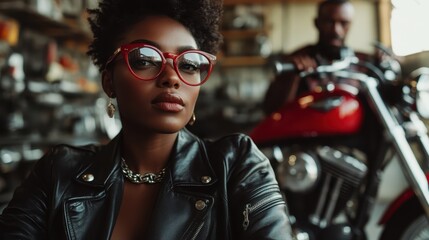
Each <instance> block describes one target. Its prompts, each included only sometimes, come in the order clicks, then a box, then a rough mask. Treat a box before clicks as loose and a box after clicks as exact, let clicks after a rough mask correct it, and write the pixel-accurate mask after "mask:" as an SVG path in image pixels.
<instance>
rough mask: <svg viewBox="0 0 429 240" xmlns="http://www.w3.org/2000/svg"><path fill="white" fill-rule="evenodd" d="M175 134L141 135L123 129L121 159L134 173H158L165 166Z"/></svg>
mask: <svg viewBox="0 0 429 240" xmlns="http://www.w3.org/2000/svg"><path fill="white" fill-rule="evenodd" d="M177 134H178V133H172V134H159V133H145V134H142V133H139V132H135V131H130V130H127V129H126V128H124V129H123V135H122V146H121V154H122V157H123V158H124V159H125V161H126V163H127V165H128V166H129V167H130V169H131V170H132V171H134V172H139V173H145V172H159V171H160V170H161V169H163V168H164V167H165V166H166V165H167V161H168V159H169V157H170V154H171V151H172V149H173V146H174V143H175V141H176V137H177Z"/></svg>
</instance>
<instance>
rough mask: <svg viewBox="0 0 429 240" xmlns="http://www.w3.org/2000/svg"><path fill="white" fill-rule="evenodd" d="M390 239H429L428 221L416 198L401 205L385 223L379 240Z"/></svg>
mask: <svg viewBox="0 0 429 240" xmlns="http://www.w3.org/2000/svg"><path fill="white" fill-rule="evenodd" d="M392 239H398V240H428V239H429V221H428V220H427V218H426V216H425V214H424V211H423V208H422V207H421V206H420V203H419V202H418V200H417V198H413V199H412V200H410V201H408V202H407V203H406V204H405V205H403V206H402V207H401V208H400V209H399V210H398V211H396V212H395V214H394V215H393V217H392V218H391V219H390V220H389V222H387V223H386V225H385V227H384V230H383V233H382V235H381V237H380V240H392Z"/></svg>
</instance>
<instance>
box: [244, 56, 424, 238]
mask: <svg viewBox="0 0 429 240" xmlns="http://www.w3.org/2000/svg"><path fill="white" fill-rule="evenodd" d="M351 66H358V67H359V68H362V67H363V68H366V69H368V71H367V73H366V74H364V73H359V72H356V71H352V70H350V69H351V68H350V67H351ZM286 68H288V69H292V68H291V67H290V66H286ZM390 76H392V72H389V71H381V70H380V68H376V67H375V66H374V65H372V64H370V63H363V62H360V61H359V60H357V58H355V57H353V56H351V57H347V58H345V59H343V60H341V61H337V62H334V63H333V64H332V65H329V66H319V67H318V68H317V69H316V70H315V71H312V72H301V73H300V77H301V78H302V80H305V79H308V78H312V79H315V78H316V79H320V82H321V83H322V82H323V85H320V87H318V88H316V90H315V91H311V92H307V93H304V94H302V95H300V96H299V97H298V98H296V99H295V100H294V101H293V102H291V103H288V104H286V105H285V106H283V107H281V108H280V109H278V110H277V111H276V112H274V113H272V114H271V115H270V116H268V117H267V118H266V119H264V120H263V121H262V122H261V123H260V124H258V125H257V126H256V127H255V128H254V129H253V131H252V132H251V133H250V136H251V137H252V138H253V140H254V141H255V143H256V144H257V145H258V146H259V147H260V148H261V150H262V151H263V152H264V153H265V154H266V155H267V156H268V157H269V158H270V160H271V163H272V166H273V168H274V170H275V172H276V176H277V179H278V182H279V184H280V187H281V189H282V191H283V192H284V195H285V199H286V201H287V204H288V207H289V211H290V214H291V221H292V222H293V225H294V228H295V231H296V239H300V240H304V239H328V240H332V239H335V240H342V239H344V240H349V239H353V240H356V239H367V238H368V237H367V236H366V234H365V230H364V228H365V226H366V225H367V224H368V221H369V216H370V215H371V213H372V210H373V207H374V203H375V200H376V197H377V192H378V188H379V185H380V182H381V179H382V177H383V171H384V169H385V167H386V165H387V164H388V163H389V162H390V161H391V160H392V159H393V158H394V157H397V158H398V159H399V162H400V163H401V169H402V170H403V172H404V174H405V176H406V177H407V180H408V182H409V189H407V190H406V191H405V192H403V193H402V194H400V195H399V196H398V197H397V199H396V200H394V201H393V202H392V203H391V204H390V206H389V207H388V208H387V211H386V212H385V213H384V216H383V218H382V219H381V221H380V224H382V225H384V228H383V232H382V234H381V238H380V239H382V240H392V239H402V240H413V239H414V240H417V239H429V188H428V180H429V172H428V169H429V138H428V135H427V129H426V127H425V124H424V123H423V122H422V120H421V118H422V117H425V118H428V117H429V108H428V105H429V70H428V69H419V70H417V71H415V72H414V73H413V74H411V76H412V78H410V79H407V80H400V81H397V80H395V78H391V77H390ZM417 153H418V154H417ZM417 156H418V157H417ZM425 172H426V173H425Z"/></svg>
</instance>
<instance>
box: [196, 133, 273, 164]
mask: <svg viewBox="0 0 429 240" xmlns="http://www.w3.org/2000/svg"><path fill="white" fill-rule="evenodd" d="M204 141H205V145H206V148H207V150H208V152H209V153H210V152H216V153H218V154H219V153H220V154H222V155H224V156H229V157H227V158H234V159H240V158H249V157H251V158H252V159H258V161H260V160H263V159H265V156H264V155H263V154H262V153H261V151H260V150H259V149H258V147H257V146H256V144H255V143H254V142H253V140H252V139H251V138H250V137H249V136H248V135H247V134H244V133H233V134H228V135H224V136H222V137H218V138H214V139H205V140H204Z"/></svg>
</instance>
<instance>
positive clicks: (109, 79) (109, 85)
mask: <svg viewBox="0 0 429 240" xmlns="http://www.w3.org/2000/svg"><path fill="white" fill-rule="evenodd" d="M101 85H102V86H103V90H104V92H105V93H106V94H107V96H109V97H110V98H115V96H116V94H115V91H114V87H113V76H112V72H111V71H109V70H103V72H102V73H101Z"/></svg>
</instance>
